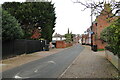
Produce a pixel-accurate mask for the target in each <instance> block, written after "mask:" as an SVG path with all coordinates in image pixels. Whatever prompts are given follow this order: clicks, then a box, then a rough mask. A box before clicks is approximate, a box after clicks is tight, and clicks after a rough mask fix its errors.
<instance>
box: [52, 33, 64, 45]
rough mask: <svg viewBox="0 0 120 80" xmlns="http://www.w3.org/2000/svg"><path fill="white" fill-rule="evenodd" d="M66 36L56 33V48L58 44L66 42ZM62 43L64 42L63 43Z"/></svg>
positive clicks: (53, 40)
mask: <svg viewBox="0 0 120 80" xmlns="http://www.w3.org/2000/svg"><path fill="white" fill-rule="evenodd" d="M65 39H66V38H65V36H64V35H61V34H58V33H55V35H54V36H53V37H52V44H53V45H55V47H56V42H57V43H58V42H60V43H62V42H63V41H64V40H65ZM61 41H62V42H61Z"/></svg>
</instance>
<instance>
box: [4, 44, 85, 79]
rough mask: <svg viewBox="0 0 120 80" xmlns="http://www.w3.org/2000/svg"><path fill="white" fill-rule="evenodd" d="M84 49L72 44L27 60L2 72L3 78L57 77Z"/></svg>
mask: <svg viewBox="0 0 120 80" xmlns="http://www.w3.org/2000/svg"><path fill="white" fill-rule="evenodd" d="M83 49H84V47H82V46H81V45H80V44H77V45H74V46H72V47H70V48H68V49H65V50H63V51H61V52H58V53H56V54H53V55H50V56H47V57H45V58H42V59H39V60H36V61H32V62H29V63H27V64H24V65H21V66H19V67H16V68H13V69H11V70H7V71H4V72H3V73H2V77H3V78H16V79H17V78H18V79H26V78H27V79H28V78H58V77H59V76H60V75H61V74H62V73H63V72H64V70H65V69H66V68H67V67H68V66H69V65H70V64H71V63H72V62H73V61H74V60H75V58H76V57H77V56H78V55H79V54H80V52H81V51H82V50H83Z"/></svg>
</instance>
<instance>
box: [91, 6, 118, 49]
mask: <svg viewBox="0 0 120 80" xmlns="http://www.w3.org/2000/svg"><path fill="white" fill-rule="evenodd" d="M110 15H112V13H110V5H109V4H105V5H104V9H103V10H102V11H101V14H100V15H99V16H97V17H96V20H95V21H94V22H93V24H92V26H91V30H92V32H93V34H92V38H91V39H92V45H97V49H104V47H105V45H106V43H105V42H103V41H102V40H101V39H100V33H101V32H102V30H103V29H104V28H106V27H108V26H110V25H111V24H112V23H113V21H114V20H115V19H116V17H111V18H110V17H109V16H110Z"/></svg>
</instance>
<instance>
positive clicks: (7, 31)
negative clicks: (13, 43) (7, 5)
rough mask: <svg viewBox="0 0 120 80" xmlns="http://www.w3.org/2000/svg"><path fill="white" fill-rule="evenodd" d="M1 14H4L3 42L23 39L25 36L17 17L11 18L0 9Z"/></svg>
mask: <svg viewBox="0 0 120 80" xmlns="http://www.w3.org/2000/svg"><path fill="white" fill-rule="evenodd" d="M0 12H2V40H3V41H6V40H13V39H19V38H21V37H22V36H23V35H24V34H23V32H22V29H21V27H20V24H19V23H18V21H17V20H16V19H15V17H13V16H11V15H10V14H9V13H8V12H7V11H5V10H2V9H0Z"/></svg>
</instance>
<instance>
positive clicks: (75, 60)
mask: <svg viewBox="0 0 120 80" xmlns="http://www.w3.org/2000/svg"><path fill="white" fill-rule="evenodd" d="M79 55H80V54H79ZM79 55H78V56H77V57H76V58H75V60H74V61H73V62H72V63H71V64H70V65H69V66H68V67H67V69H66V70H65V71H64V72H63V73H62V74H61V75H60V76H59V77H58V78H62V76H63V75H64V74H65V73H66V72H67V70H68V69H69V68H70V67H71V66H72V64H74V63H75V61H76V60H77V59H78V57H79Z"/></svg>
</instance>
